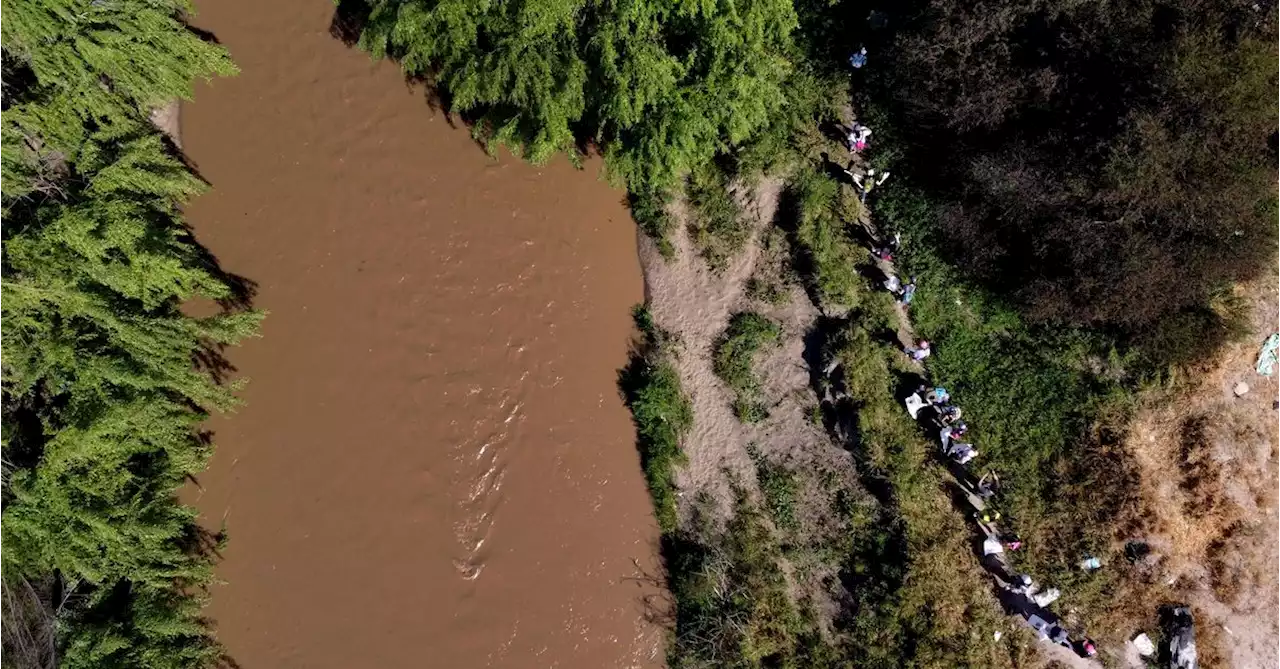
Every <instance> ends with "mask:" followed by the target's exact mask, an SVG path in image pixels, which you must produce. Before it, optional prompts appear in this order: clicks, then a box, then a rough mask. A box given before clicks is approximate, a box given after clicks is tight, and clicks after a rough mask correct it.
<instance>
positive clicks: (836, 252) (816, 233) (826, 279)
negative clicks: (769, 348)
mask: <svg viewBox="0 0 1280 669" xmlns="http://www.w3.org/2000/svg"><path fill="white" fill-rule="evenodd" d="M786 196H787V201H788V205H789V208H791V209H792V211H790V212H788V213H789V215H790V216H791V217H792V218H793V219H794V221H795V229H794V233H793V235H794V238H795V239H794V242H793V246H794V248H795V249H796V255H797V258H796V265H797V269H798V270H799V272H800V274H801V276H803V277H805V280H806V284H807V286H808V288H809V291H810V294H811V295H814V296H816V302H817V303H818V304H819V305H821V306H822V307H824V308H833V307H836V308H838V307H852V306H854V305H856V304H857V303H858V292H859V288H860V286H861V284H862V280H861V278H859V277H858V271H857V266H858V265H859V264H860V263H864V262H866V260H867V259H868V257H869V255H868V254H867V252H866V250H865V249H863V248H861V247H859V246H858V245H856V244H855V243H854V242H853V239H852V238H851V237H850V234H851V230H850V229H849V226H850V225H856V223H854V221H857V220H858V214H859V206H860V205H859V203H858V200H857V198H856V197H854V196H853V194H852V192H851V191H850V190H849V189H847V188H842V187H841V185H840V184H839V183H838V182H836V181H835V180H834V179H832V178H831V177H829V176H826V175H824V174H822V173H821V172H818V171H817V170H814V169H802V170H799V171H798V172H797V174H796V175H795V176H794V177H793V178H792V181H791V184H790V186H789V187H788V190H787V193H786Z"/></svg>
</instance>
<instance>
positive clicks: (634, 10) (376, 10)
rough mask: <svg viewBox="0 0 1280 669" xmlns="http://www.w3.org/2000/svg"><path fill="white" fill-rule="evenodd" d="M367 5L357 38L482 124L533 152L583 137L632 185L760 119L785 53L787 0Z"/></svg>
mask: <svg viewBox="0 0 1280 669" xmlns="http://www.w3.org/2000/svg"><path fill="white" fill-rule="evenodd" d="M368 6H369V15H368V17H367V19H366V21H365V24H364V29H363V31H362V33H361V35H360V38H359V42H360V45H361V46H362V47H363V48H365V49H368V50H369V51H370V52H371V53H372V54H373V55H374V56H375V57H384V56H389V57H392V58H395V59H396V60H398V61H399V62H400V64H401V66H402V67H403V68H404V70H405V72H406V73H408V74H411V75H415V76H418V75H421V76H427V77H430V78H431V80H432V81H433V82H434V83H435V84H436V85H437V87H438V88H439V89H440V91H441V92H442V94H443V95H445V96H447V98H448V102H449V106H450V108H451V109H453V110H455V111H457V112H460V113H463V114H465V115H468V116H469V117H471V118H473V119H474V120H475V122H476V124H475V128H476V132H477V133H478V135H479V136H480V137H482V138H484V139H485V140H486V141H489V142H490V143H498V144H504V145H506V146H509V147H512V148H513V149H516V150H518V151H520V152H521V153H522V154H523V155H525V156H527V157H528V158H529V159H531V160H533V161H543V160H546V159H548V158H549V157H550V156H551V155H553V154H555V153H556V152H560V151H565V152H568V153H570V154H571V155H579V154H580V148H579V147H581V146H584V145H585V143H587V142H591V143H594V144H596V145H597V146H599V147H600V149H601V150H602V151H603V152H604V154H605V157H606V160H607V164H608V169H609V172H610V173H611V174H612V175H614V176H615V177H616V178H618V179H620V180H622V181H625V183H627V184H628V186H629V187H630V188H631V190H632V191H633V192H644V191H646V190H648V189H653V188H658V189H665V188H670V187H672V186H674V185H675V184H676V183H677V182H678V181H679V179H680V178H681V177H683V176H684V175H685V174H686V173H688V172H689V170H690V169H692V168H694V167H697V166H700V165H704V164H705V163H707V162H708V161H710V160H711V159H712V158H713V157H715V156H716V154H718V153H720V152H722V151H723V150H724V149H725V148H727V147H730V146H734V145H737V144H740V143H742V142H744V141H746V140H748V139H749V138H751V137H752V136H753V135H755V134H757V133H758V132H759V131H760V130H761V129H762V128H764V127H766V126H767V125H768V124H769V121H770V118H771V116H772V115H773V114H775V113H777V112H778V111H779V110H780V109H782V108H783V107H785V106H786V105H787V98H786V96H785V94H784V83H785V81H786V79H787V77H788V75H789V74H790V73H791V71H792V69H793V65H792V61H793V60H794V58H795V55H796V54H795V44H794V41H793V38H792V32H793V30H794V29H795V27H796V24H797V17H796V11H795V9H794V8H793V6H792V3H791V2H790V1H789V0H753V1H752V2H747V3H741V4H737V5H729V4H721V3H701V4H694V5H680V4H678V3H670V2H629V3H605V2H587V1H586V0H571V1H569V2H563V1H559V0H533V1H532V2H526V3H522V4H503V3H493V4H483V3H481V4H477V3H473V2H448V1H447V2H435V1H430V0H411V1H409V2H390V1H386V0H370V2H369V3H368Z"/></svg>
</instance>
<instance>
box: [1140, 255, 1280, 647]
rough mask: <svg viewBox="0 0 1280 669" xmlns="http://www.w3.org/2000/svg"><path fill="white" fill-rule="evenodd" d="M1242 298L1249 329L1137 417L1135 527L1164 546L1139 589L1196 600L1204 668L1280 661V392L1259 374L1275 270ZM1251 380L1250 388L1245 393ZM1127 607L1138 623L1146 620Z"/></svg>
mask: <svg viewBox="0 0 1280 669" xmlns="http://www.w3.org/2000/svg"><path fill="white" fill-rule="evenodd" d="M1236 296H1237V297H1238V298H1240V299H1242V300H1244V301H1246V302H1247V304H1248V306H1249V313H1250V318H1249V324H1250V326H1249V333H1248V335H1247V336H1245V337H1244V338H1243V339H1242V340H1241V341H1239V342H1237V343H1233V344H1231V345H1229V346H1228V347H1227V348H1226V349H1225V350H1224V351H1223V352H1222V353H1221V355H1219V356H1218V357H1217V358H1216V359H1215V360H1212V361H1210V362H1208V363H1206V364H1204V365H1201V366H1199V367H1197V368H1195V369H1190V370H1184V372H1183V374H1182V376H1181V377H1180V378H1178V379H1175V380H1174V381H1173V382H1171V383H1169V384H1167V387H1166V388H1165V389H1163V390H1159V391H1153V392H1151V393H1148V395H1147V396H1146V397H1145V398H1144V402H1143V404H1142V405H1141V406H1140V408H1139V410H1138V412H1137V415H1136V416H1135V419H1134V421H1133V422H1132V424H1131V429H1130V434H1129V439H1128V443H1127V448H1128V449H1129V452H1130V453H1131V454H1132V455H1133V456H1134V459H1135V462H1136V463H1137V466H1138V470H1139V472H1140V477H1141V484H1140V488H1141V503H1140V508H1139V512H1138V516H1139V517H1137V518H1135V519H1132V521H1131V522H1130V523H1129V525H1130V527H1129V529H1136V530H1139V531H1141V532H1143V533H1145V538H1146V540H1147V541H1148V543H1150V545H1151V546H1152V547H1153V549H1154V551H1155V555H1153V556H1152V558H1151V559H1150V560H1148V562H1151V563H1154V566H1150V567H1149V569H1150V571H1151V573H1150V574H1149V575H1147V576H1146V577H1145V579H1135V583H1134V584H1133V585H1132V586H1131V587H1133V589H1134V590H1135V592H1134V593H1132V594H1133V596H1135V597H1140V599H1139V600H1138V601H1140V602H1142V603H1143V605H1144V606H1146V607H1149V608H1153V607H1154V606H1155V605H1156V604H1158V603H1159V602H1160V600H1161V599H1164V600H1178V601H1185V602H1187V603H1190V604H1191V605H1192V606H1193V609H1194V610H1195V612H1196V615H1197V620H1198V622H1199V624H1198V625H1197V630H1198V632H1197V634H1198V639H1199V646H1200V652H1201V658H1202V666H1206V667H1209V666H1236V667H1264V666H1277V664H1278V663H1280V659H1278V658H1277V653H1276V647H1275V630H1276V625H1277V619H1278V617H1280V616H1278V610H1280V606H1278V605H1277V598H1276V594H1277V570H1276V566H1277V549H1276V547H1277V534H1276V517H1277V516H1276V513H1277V511H1276V509H1277V500H1276V486H1277V424H1276V412H1275V409H1274V407H1273V402H1275V401H1276V397H1277V392H1278V388H1277V382H1276V379H1275V377H1271V378H1266V377H1262V376H1259V375H1258V374H1256V373H1255V372H1254V360H1255V356H1256V354H1257V349H1258V347H1259V345H1260V344H1261V342H1262V341H1263V339H1265V338H1266V336H1267V335H1268V334H1270V333H1271V332H1274V331H1275V329H1276V320H1277V311H1276V298H1277V287H1276V277H1275V276H1274V275H1271V276H1268V277H1265V278H1263V279H1260V280H1258V281H1255V282H1253V283H1250V284H1245V285H1242V286H1239V287H1237V290H1236ZM1241 381H1243V382H1245V383H1247V384H1248V385H1249V386H1250V390H1249V392H1248V393H1247V394H1245V395H1244V396H1243V397H1236V396H1235V394H1234V393H1233V392H1232V389H1233V388H1234V387H1235V386H1236V384H1237V383H1239V382H1241ZM1125 538H1127V537H1118V538H1117V539H1118V540H1122V539H1125ZM1126 580H1128V579H1126ZM1118 594H1120V593H1118ZM1120 608H1121V609H1124V608H1126V607H1120ZM1127 608H1129V609H1132V608H1133V607H1127ZM1116 613H1117V616H1116V617H1117V618H1118V619H1123V618H1125V617H1126V616H1127V617H1128V619H1129V624H1131V625H1132V624H1136V623H1137V622H1138V621H1141V620H1142V616H1143V612H1142V611H1140V610H1127V611H1125V610H1118V611H1117V612H1116ZM1228 630H1229V631H1228ZM1215 656H1216V658H1218V661H1215Z"/></svg>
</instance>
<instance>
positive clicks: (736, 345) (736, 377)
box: [712, 312, 782, 423]
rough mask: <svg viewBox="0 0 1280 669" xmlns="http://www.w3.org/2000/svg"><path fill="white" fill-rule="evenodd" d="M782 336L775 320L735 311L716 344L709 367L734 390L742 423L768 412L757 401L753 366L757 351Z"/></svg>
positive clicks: (757, 387)
mask: <svg viewBox="0 0 1280 669" xmlns="http://www.w3.org/2000/svg"><path fill="white" fill-rule="evenodd" d="M781 336H782V328H781V327H779V326H778V324H777V323H775V322H773V321H771V320H769V319H768V318H765V317H764V316H761V315H760V314H757V313H753V312H743V313H738V314H734V316H733V318H731V319H729V326H728V327H727V328H726V329H725V331H724V335H722V336H721V337H720V341H719V343H717V344H716V350H715V353H714V358H713V360H712V369H713V370H714V371H715V373H716V376H718V377H720V379H721V380H722V381H724V382H725V383H726V384H727V385H728V386H729V389H730V390H732V391H733V394H734V400H733V412H734V413H735V414H736V415H737V416H738V419H739V420H741V421H743V422H744V423H754V422H758V421H760V420H763V419H764V418H765V417H766V416H768V415H769V412H768V409H767V408H766V407H765V406H764V403H763V402H761V400H760V380H759V379H758V378H757V377H756V374H755V371H754V370H753V369H752V366H753V364H754V361H755V356H756V353H758V352H759V351H760V350H761V349H763V348H765V347H766V346H772V345H774V344H776V343H777V342H778V338H779V337H781Z"/></svg>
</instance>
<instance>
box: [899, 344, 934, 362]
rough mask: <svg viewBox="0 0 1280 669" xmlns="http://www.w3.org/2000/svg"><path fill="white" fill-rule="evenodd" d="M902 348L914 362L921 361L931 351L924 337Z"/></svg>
mask: <svg viewBox="0 0 1280 669" xmlns="http://www.w3.org/2000/svg"><path fill="white" fill-rule="evenodd" d="M902 350H903V352H904V353H906V354H907V355H908V356H910V357H911V359H912V360H915V361H916V362H923V361H924V359H925V358H927V357H929V354H931V353H933V351H932V350H931V349H930V348H929V342H928V341H926V340H924V339H921V340H920V341H919V342H917V343H916V345H915V346H906V347H904V348H903V349H902Z"/></svg>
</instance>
